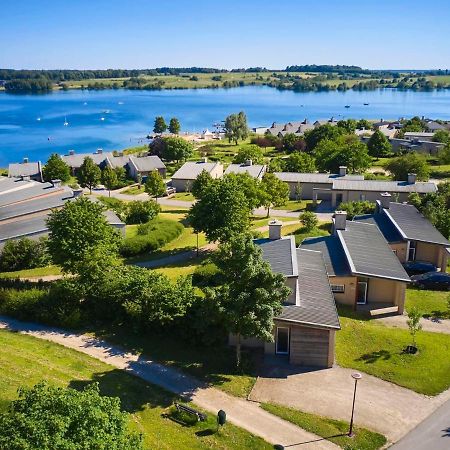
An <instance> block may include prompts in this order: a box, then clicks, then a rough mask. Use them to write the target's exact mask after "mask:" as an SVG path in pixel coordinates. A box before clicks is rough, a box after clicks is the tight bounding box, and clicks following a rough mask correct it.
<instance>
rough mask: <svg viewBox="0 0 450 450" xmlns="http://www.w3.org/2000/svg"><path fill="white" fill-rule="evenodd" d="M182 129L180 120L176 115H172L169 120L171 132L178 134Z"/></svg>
mask: <svg viewBox="0 0 450 450" xmlns="http://www.w3.org/2000/svg"><path fill="white" fill-rule="evenodd" d="M180 130H181V125H180V121H179V120H178V119H177V118H176V117H172V118H171V119H170V122H169V132H170V133H172V134H178V133H179V132H180Z"/></svg>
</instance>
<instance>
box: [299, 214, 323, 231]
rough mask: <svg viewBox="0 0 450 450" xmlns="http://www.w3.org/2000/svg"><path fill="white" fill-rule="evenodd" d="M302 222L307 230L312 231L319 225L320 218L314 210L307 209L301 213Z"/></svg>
mask: <svg viewBox="0 0 450 450" xmlns="http://www.w3.org/2000/svg"><path fill="white" fill-rule="evenodd" d="M300 223H301V224H302V225H303V228H304V229H305V231H308V232H309V231H312V230H314V228H316V227H317V225H318V223H319V219H317V216H316V215H315V214H314V213H313V212H312V211H305V212H303V213H301V214H300Z"/></svg>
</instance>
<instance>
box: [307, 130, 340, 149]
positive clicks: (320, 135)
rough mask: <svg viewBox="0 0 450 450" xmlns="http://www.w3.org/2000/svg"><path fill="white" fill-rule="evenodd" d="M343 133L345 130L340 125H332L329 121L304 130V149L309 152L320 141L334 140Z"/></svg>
mask: <svg viewBox="0 0 450 450" xmlns="http://www.w3.org/2000/svg"><path fill="white" fill-rule="evenodd" d="M344 133H345V130H344V128H342V127H337V126H333V125H331V124H329V123H327V124H324V125H319V126H318V127H317V128H314V129H313V130H308V131H306V132H305V136H304V138H305V141H306V150H307V152H308V153H311V152H313V151H314V149H315V148H316V147H317V145H318V144H319V143H320V142H321V141H325V140H327V141H334V140H335V139H337V138H338V137H339V136H342V135H343V134H344Z"/></svg>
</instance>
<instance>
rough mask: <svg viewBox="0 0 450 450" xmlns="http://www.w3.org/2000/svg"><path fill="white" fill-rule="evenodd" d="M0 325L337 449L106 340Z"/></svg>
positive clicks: (274, 432) (253, 426)
mask: <svg viewBox="0 0 450 450" xmlns="http://www.w3.org/2000/svg"><path fill="white" fill-rule="evenodd" d="M0 328H3V329H9V330H11V331H17V332H20V333H24V334H27V335H31V336H34V337H37V338H40V339H45V340H48V341H52V342H56V343H58V344H60V345H63V346H64V347H68V348H71V349H74V350H76V351H79V352H82V353H85V354H87V355H89V356H91V357H93V358H96V359H98V360H100V361H103V362H105V363H107V364H110V365H111V366H114V367H117V368H119V369H122V370H125V371H126V372H129V373H131V374H133V375H135V376H137V377H139V378H142V379H143V380H145V381H147V382H149V383H152V384H155V385H157V386H160V387H162V388H164V389H166V390H168V391H171V392H173V393H175V394H178V395H180V396H182V397H184V398H186V399H187V400H191V401H192V402H194V403H195V404H196V405H198V406H199V407H201V408H204V409H206V410H208V411H210V412H211V413H213V414H216V413H217V411H218V410H219V409H223V410H224V411H226V413H227V418H228V420H229V421H230V422H232V423H233V424H235V425H237V426H239V427H241V428H244V429H245V430H247V431H249V432H250V433H252V434H254V435H257V436H260V437H262V438H263V439H265V440H266V441H267V442H270V443H272V444H274V445H282V446H284V447H285V448H289V449H297V450H298V449H314V450H322V449H323V450H328V449H330V450H331V449H337V448H338V447H337V446H336V445H334V444H332V443H331V442H329V441H326V440H324V439H322V438H320V437H319V436H316V435H314V434H312V433H308V432H306V431H305V430H303V429H301V428H299V427H297V426H295V425H293V424H291V423H290V422H287V421H284V420H282V419H280V418H279V417H277V416H274V415H272V414H270V413H268V412H266V411H264V410H263V409H261V408H260V407H259V405H258V404H257V403H253V402H249V401H247V400H244V399H241V398H237V397H233V396H231V395H229V394H226V393H224V392H222V391H220V390H219V389H216V388H213V387H208V386H207V385H206V384H204V383H202V382H199V381H198V380H196V379H194V378H193V377H190V376H188V375H186V374H182V373H181V372H179V371H178V370H176V369H174V368H171V367H167V366H163V365H161V364H158V363H155V362H154V361H152V360H150V359H146V358H144V357H143V356H141V355H139V354H136V353H130V352H127V351H125V350H122V349H121V348H119V347H116V346H113V345H110V344H108V343H107V342H105V341H102V340H99V339H95V338H92V337H90V336H85V335H78V334H72V333H69V332H66V331H64V330H60V329H56V328H51V327H46V326H44V325H37V324H30V323H26V322H20V321H17V320H14V319H9V318H6V317H0Z"/></svg>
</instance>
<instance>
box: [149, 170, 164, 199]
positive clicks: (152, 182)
mask: <svg viewBox="0 0 450 450" xmlns="http://www.w3.org/2000/svg"><path fill="white" fill-rule="evenodd" d="M145 192H147V194H148V195H150V196H152V197H155V198H156V203H158V197H162V196H163V195H164V194H165V193H166V183H164V180H163V177H162V176H161V174H160V173H159V172H158V171H157V170H152V171H151V172H150V173H149V174H148V176H147V180H146V181H145Z"/></svg>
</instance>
